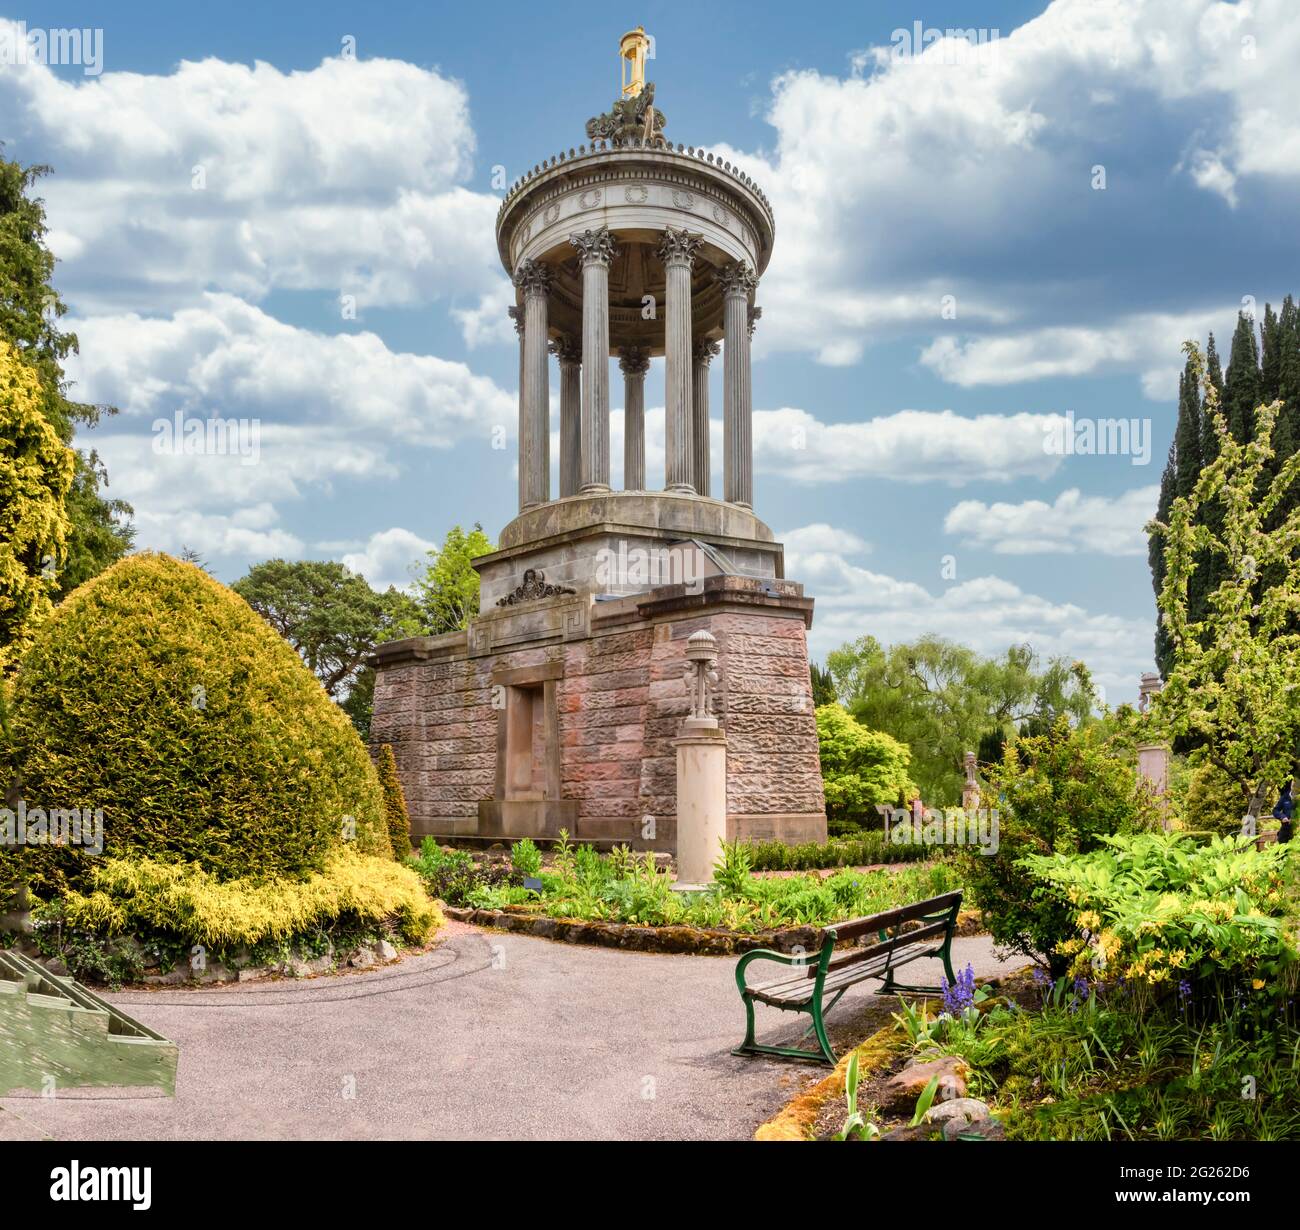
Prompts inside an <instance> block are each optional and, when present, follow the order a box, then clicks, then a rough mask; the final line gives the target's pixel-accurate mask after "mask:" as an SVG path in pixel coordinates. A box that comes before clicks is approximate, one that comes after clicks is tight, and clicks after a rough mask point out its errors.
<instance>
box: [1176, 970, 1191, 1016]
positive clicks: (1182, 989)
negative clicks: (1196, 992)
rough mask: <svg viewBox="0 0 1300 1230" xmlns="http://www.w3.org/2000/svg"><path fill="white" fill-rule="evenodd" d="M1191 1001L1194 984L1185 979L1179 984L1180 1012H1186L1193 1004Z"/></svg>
mask: <svg viewBox="0 0 1300 1230" xmlns="http://www.w3.org/2000/svg"><path fill="white" fill-rule="evenodd" d="M1191 1000H1192V984H1191V983H1190V982H1188V981H1187V979H1186V978H1183V979H1181V980H1180V981H1179V983H1178V1010H1179V1012H1186V1011H1187V1005H1188V1004H1189V1003H1191Z"/></svg>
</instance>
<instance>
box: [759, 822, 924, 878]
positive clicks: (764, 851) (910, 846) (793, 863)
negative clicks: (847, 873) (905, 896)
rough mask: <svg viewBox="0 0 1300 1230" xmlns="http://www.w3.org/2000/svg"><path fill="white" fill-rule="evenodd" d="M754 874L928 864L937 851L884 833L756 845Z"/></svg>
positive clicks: (763, 842)
mask: <svg viewBox="0 0 1300 1230" xmlns="http://www.w3.org/2000/svg"><path fill="white" fill-rule="evenodd" d="M748 849H749V855H750V859H751V862H752V866H753V869H754V870H755V871H814V870H816V869H817V868H820V867H869V866H871V865H872V864H873V863H911V862H925V861H926V860H928V859H931V858H933V857H934V856H935V848H934V847H933V846H927V845H925V844H924V843H923V842H912V841H908V842H903V843H895V842H892V841H890V840H889V839H888V838H887V837H886V836H885V834H884V833H883V832H881V831H876V832H865V833H860V834H859V835H858V836H856V837H837V838H835V839H834V840H833V841H828V842H824V843H823V842H815V841H809V842H802V843H800V844H798V845H790V844H788V843H786V842H784V841H756V842H753V843H751V844H750V845H749V847H748Z"/></svg>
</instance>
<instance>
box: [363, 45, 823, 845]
mask: <svg viewBox="0 0 1300 1230" xmlns="http://www.w3.org/2000/svg"><path fill="white" fill-rule="evenodd" d="M648 41H649V40H648V38H647V36H646V35H645V33H644V31H643V30H641V29H639V28H638V29H637V30H634V31H631V32H630V33H629V34H627V35H625V36H624V38H623V40H622V43H621V45H620V58H621V59H622V60H623V63H624V74H625V80H624V85H623V91H622V96H621V97H620V99H619V100H618V101H617V102H616V103H615V104H614V107H613V109H612V110H611V111H610V112H607V113H606V114H604V115H600V116H597V117H595V118H594V119H592V120H591V121H589V123H588V125H587V132H588V137H589V142H588V143H586V144H582V145H579V146H578V147H577V148H576V149H573V148H570V149H568V150H567V151H561V152H560V153H558V154H557V155H555V156H554V157H552V158H548V159H546V160H545V161H544V162H541V163H539V164H537V166H535V167H534V168H533V169H532V170H531V171H529V172H528V173H527V174H525V175H524V176H523V177H522V178H521V179H520V180H519V181H518V182H517V183H515V184H514V185H513V186H512V187H511V188H510V189H509V191H508V192H507V193H506V196H505V200H504V201H503V203H502V205H501V209H500V212H499V213H498V215H497V225H496V235H497V248H498V251H499V253H500V257H501V262H502V264H503V266H504V267H505V269H506V271H507V273H509V274H510V276H511V278H512V279H513V281H514V285H515V288H516V300H517V302H516V304H515V305H514V306H513V307H512V308H511V309H510V314H511V317H512V319H513V320H514V323H515V329H516V332H517V334H518V337H519V348H520V355H519V371H520V380H519V492H518V495H519V512H518V515H517V516H516V517H515V518H514V520H512V521H511V522H510V523H509V524H508V525H507V526H506V527H505V528H504V529H503V530H502V532H501V536H500V540H499V548H498V549H497V550H496V551H494V552H493V553H491V554H489V555H485V556H481V557H480V558H479V559H477V560H475V561H474V567H475V568H476V569H477V571H478V573H479V578H480V610H481V613H480V615H479V616H478V617H477V618H476V619H475V620H473V622H472V623H471V624H470V626H469V628H468V629H467V630H466V631H463V632H456V633H452V634H449V635H446V636H438V637H420V638H414V639H410V640H404V641H396V642H392V643H390V644H386V645H383V646H381V647H380V649H379V651H378V652H377V655H376V658H375V665H376V671H377V677H376V683H375V700H374V721H373V726H372V738H373V740H374V741H375V742H376V743H390V744H392V746H393V751H394V753H395V754H396V757H397V763H398V768H399V772H400V774H401V777H402V784H403V787H404V789H405V792H406V798H407V803H408V806H409V808H410V812H411V820H412V831H413V833H414V834H415V835H416V837H417V838H419V837H422V836H424V835H426V834H428V835H433V836H435V837H438V838H443V839H457V838H459V839H482V840H491V841H501V840H509V839H512V838H517V837H523V836H530V837H551V836H554V835H555V834H556V833H557V832H558V831H559V829H561V828H565V829H567V830H568V832H569V833H570V835H571V836H574V837H575V838H576V839H578V840H581V841H590V842H593V843H596V844H599V845H609V844H613V843H617V842H627V843H629V844H631V845H633V846H635V847H638V848H644V849H655V850H669V851H672V850H675V849H676V844H677V816H678V801H677V782H676V759H677V758H676V755H675V743H674V740H675V739H676V738H677V736H678V734H679V731H678V724H679V722H680V720H681V719H682V717H683V716H685V715H686V714H687V712H688V707H689V698H688V697H687V695H686V693H685V689H684V688H683V685H682V669H683V664H684V662H685V661H686V652H687V644H688V642H689V641H690V639H691V638H692V637H693V636H694V634H696V633H699V632H708V633H710V634H711V635H712V636H713V637H714V638H715V639H716V654H717V658H718V663H719V673H720V680H721V682H720V684H719V686H718V688H717V691H716V694H715V695H714V697H713V704H714V707H715V709H716V713H717V716H718V718H719V720H720V722H721V728H722V729H724V730H725V732H726V739H727V744H728V749H729V755H727V757H726V808H727V819H726V826H727V836H728V838H732V839H734V838H771V837H775V838H781V839H785V840H790V841H808V840H823V839H824V838H825V834H826V820H825V809H824V797H823V793H822V783H821V773H820V766H819V763H818V755H817V732H816V725H815V722H814V719H813V701H812V691H811V684H810V680H809V674H808V650H807V640H806V635H807V629H808V628H809V627H810V626H811V623H812V608H813V604H812V600H811V599H810V598H807V597H805V596H804V593H803V587H802V586H800V585H799V584H797V583H795V582H793V581H790V580H787V579H786V577H785V568H784V553H783V550H782V547H781V544H780V543H778V542H776V541H775V540H774V538H773V535H772V531H771V530H770V529H769V528H768V527H767V526H766V525H765V524H764V523H763V522H762V521H760V520H759V519H758V517H757V516H756V515H755V513H754V509H753V504H754V493H753V456H752V439H751V419H752V414H753V384H752V379H751V368H750V340H751V337H752V335H753V332H754V327H755V324H756V322H757V320H758V318H759V315H760V311H759V309H758V308H757V307H755V305H754V295H755V292H756V290H757V288H758V286H759V279H760V278H761V276H762V274H763V272H764V271H765V269H766V268H767V264H768V261H769V260H770V258H771V255H772V244H773V237H774V226H773V217H772V209H771V206H770V204H769V203H768V200H767V197H766V196H765V195H764V194H763V192H762V191H761V190H760V189H759V187H758V186H757V185H756V184H755V183H754V181H753V180H752V179H751V178H750V177H749V176H748V175H746V174H744V173H743V172H742V171H741V170H740V169H739V168H738V167H735V166H733V165H732V164H731V163H730V162H729V161H725V160H723V159H722V158H721V157H719V156H715V155H714V154H712V153H709V152H707V151H705V150H704V149H700V148H696V147H694V146H689V147H688V146H683V145H676V146H674V145H672V144H671V143H670V142H669V141H668V140H667V138H666V137H665V135H664V127H665V123H664V117H663V114H662V113H661V112H659V111H658V110H657V109H656V107H655V104H654V86H653V84H652V83H650V82H647V81H646V80H645V78H644V68H645V49H646V46H647V45H648ZM629 68H630V70H631V75H630V80H629V79H628V76H627V73H628V69H629ZM719 355H721V361H722V374H723V379H722V401H723V405H722V415H721V418H722V433H721V440H722V452H723V456H722V466H721V470H722V490H721V492H719V493H717V494H714V493H713V486H712V478H711V465H710V439H711V427H712V415H711V407H710V403H709V371H710V365H711V363H712V361H713V360H714V358H716V357H718V356H719ZM552 357H554V359H555V363H556V366H557V368H558V376H559V404H558V424H556V425H555V426H557V427H558V433H557V435H558V451H559V457H558V459H557V461H558V465H556V466H555V467H554V469H555V474H554V475H553V473H552V468H553V467H552V458H551V436H552V426H553V425H552V422H551V398H550V389H551V359H552ZM614 358H617V360H618V366H619V371H620V373H621V375H622V378H623V398H622V401H623V465H622V487H621V489H615V487H614V486H613V483H612V475H611V469H610V361H611V359H614ZM660 358H662V360H663V373H664V404H665V409H666V425H665V454H666V455H665V465H664V474H663V475H662V482H660V481H659V480H660V476H659V475H651V474H648V473H647V472H646V459H645V396H646V394H645V384H646V379H647V373H648V372H649V371H650V370H651V367H652V365H653V364H654V363H655V362H656V360H658V359H660ZM554 477H558V489H555V488H553V487H552V479H553V478H554ZM460 515H461V516H462V518H463V515H464V514H460Z"/></svg>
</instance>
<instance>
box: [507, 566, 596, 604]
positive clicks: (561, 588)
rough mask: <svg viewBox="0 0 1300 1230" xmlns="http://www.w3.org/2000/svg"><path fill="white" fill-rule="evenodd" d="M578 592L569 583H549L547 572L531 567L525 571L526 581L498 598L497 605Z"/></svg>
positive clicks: (532, 600) (533, 600)
mask: <svg viewBox="0 0 1300 1230" xmlns="http://www.w3.org/2000/svg"><path fill="white" fill-rule="evenodd" d="M573 593H577V590H574V589H570V588H569V587H568V586H567V585H548V584H547V583H546V574H545V573H544V572H542V570H541V569H540V568H529V569H527V570H526V571H525V572H524V583H523V584H522V585H520V586H518V587H517V588H516V589H515V591H514V592H513V593H510V594H507V595H506V596H505V597H504V598H498V599H497V606H514V605H515V604H516V603H518V602H536V601H537V600H538V599H539V598H558V597H560V596H561V595H562V594H573Z"/></svg>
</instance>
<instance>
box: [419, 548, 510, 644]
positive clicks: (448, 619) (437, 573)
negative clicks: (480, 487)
mask: <svg viewBox="0 0 1300 1230" xmlns="http://www.w3.org/2000/svg"><path fill="white" fill-rule="evenodd" d="M493 550H495V547H494V546H493V545H492V540H491V539H490V538H489V537H488V536H487V535H486V534H485V533H484V532H483V527H482V526H481V525H479V524H477V523H475V525H474V528H473V529H472V530H470V532H469V533H468V534H467V533H466V532H465V531H464V530H463V529H462V528H461V527H460V526H459V525H454V526H452V527H451V529H450V530H448V531H447V537H446V538H445V539H443V543H442V547H441V548H440V549H439V550H437V551H430V552H429V565H428V567H427V568H426V569H425V573H424V576H423V577H422V578H420V579H418V580H417V581H416V589H417V591H418V597H417V601H418V603H419V607H420V620H421V624H422V631H423V632H424V634H425V635H426V636H439V635H441V634H442V633H444V632H458V631H460V630H461V629H462V628H467V627H469V621H470V620H471V619H473V618H474V617H475V616H476V615H477V614H478V573H477V572H475V571H474V568H473V567H472V565H471V562H470V561H471V560H473V559H475V558H476V557H477V556H480V555H486V554H488V552H490V551H493Z"/></svg>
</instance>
